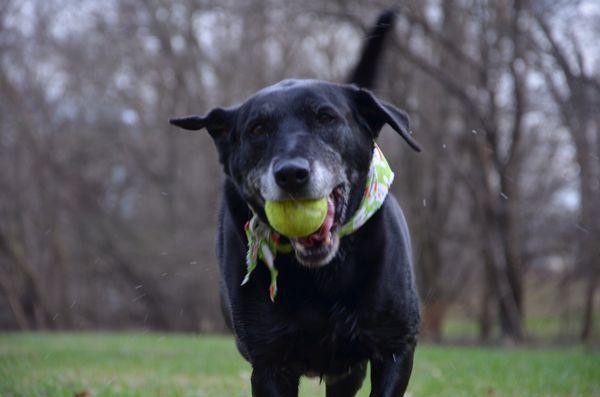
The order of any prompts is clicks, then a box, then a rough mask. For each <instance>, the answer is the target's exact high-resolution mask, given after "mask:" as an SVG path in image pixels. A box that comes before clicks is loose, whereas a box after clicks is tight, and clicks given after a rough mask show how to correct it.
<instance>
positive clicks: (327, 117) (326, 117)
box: [317, 110, 336, 124]
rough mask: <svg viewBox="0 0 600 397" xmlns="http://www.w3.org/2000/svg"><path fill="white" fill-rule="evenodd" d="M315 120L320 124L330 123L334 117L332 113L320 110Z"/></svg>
mask: <svg viewBox="0 0 600 397" xmlns="http://www.w3.org/2000/svg"><path fill="white" fill-rule="evenodd" d="M317 120H318V121H319V123H321V124H331V123H333V122H334V121H335V120H336V118H335V116H334V115H333V114H331V113H329V112H328V111H323V110H322V111H320V112H319V113H318V114H317Z"/></svg>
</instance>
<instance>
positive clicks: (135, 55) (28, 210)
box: [0, 0, 600, 343]
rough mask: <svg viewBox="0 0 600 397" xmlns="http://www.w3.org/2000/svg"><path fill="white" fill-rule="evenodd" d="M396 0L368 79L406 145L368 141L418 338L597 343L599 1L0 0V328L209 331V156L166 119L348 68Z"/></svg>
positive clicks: (212, 203)
mask: <svg viewBox="0 0 600 397" xmlns="http://www.w3.org/2000/svg"><path fill="white" fill-rule="evenodd" d="M391 6H394V7H397V9H398V21H397V25H396V28H395V31H394V34H393V35H392V36H393V37H391V38H390V40H389V41H388V42H387V47H386V50H385V56H384V60H383V62H382V65H381V66H382V67H381V71H380V74H379V78H378V83H377V88H376V89H375V91H376V93H377V94H378V95H379V96H380V97H382V98H385V99H386V100H388V101H390V102H392V103H394V104H396V105H398V106H400V107H402V108H404V109H406V110H407V111H408V113H409V114H410V115H411V120H412V125H411V126H412V131H413V134H414V136H415V137H416V138H417V140H419V141H420V143H421V144H422V145H423V147H424V151H423V152H422V153H421V154H418V155H417V154H415V153H412V152H411V151H410V150H409V149H408V147H407V146H406V145H405V144H403V141H402V140H401V139H400V138H399V137H398V136H397V135H395V134H393V133H391V132H390V131H384V132H383V133H382V135H381V138H380V146H381V147H382V148H383V151H384V152H385V153H386V156H387V157H388V159H389V160H390V162H391V164H392V168H393V169H394V170H395V171H396V175H397V179H396V183H395V184H394V185H393V186H392V190H393V192H394V193H395V194H396V195H397V196H398V197H399V199H400V202H401V205H402V206H403V208H404V210H405V212H406V215H407V217H408V222H409V225H410V227H411V231H412V237H413V240H414V241H413V243H414V247H415V249H414V257H415V265H416V273H417V279H418V287H419V291H420V294H421V297H422V303H423V318H424V324H423V330H422V335H423V338H424V339H427V340H430V341H437V342H461V343H476V342H486V343H498V342H510V343H522V342H528V343H574V342H578V341H582V340H583V341H586V342H589V343H593V342H598V341H599V338H600V326H599V325H598V319H597V318H595V317H598V316H600V310H599V309H598V308H599V307H600V302H599V300H600V296H599V295H600V294H599V293H598V292H597V290H598V276H599V273H600V4H599V3H598V2H597V1H594V0H588V1H560V0H502V1H491V0H446V1H436V0H427V1H421V0H406V1H402V2H401V3H392V2H386V1H367V0H350V1H341V0H329V1H317V0H296V1H294V2H283V1H271V0H262V1H261V0H239V1H232V0H181V1H177V2H171V1H167V0H107V1H93V0H44V1H41V0H39V1H31V0H2V1H0V329H1V330H92V329H103V330H106V329H110V330H113V329H140V330H141V329H144V330H160V331H184V332H206V333H221V332H227V331H226V328H225V326H224V323H223V320H222V319H221V314H220V310H219V303H218V294H217V289H218V284H219V277H218V271H217V264H216V260H215V255H214V249H213V247H214V243H215V241H214V240H215V238H214V236H215V230H216V212H217V207H218V202H219V188H220V185H221V181H222V174H221V170H220V167H219V164H218V161H217V158H216V151H215V149H214V148H213V145H212V141H211V140H210V138H209V136H208V134H206V133H203V132H200V133H186V132H180V131H175V129H174V128H172V127H170V126H169V125H168V122H167V120H168V119H169V117H172V116H176V115H186V114H193V113H196V114H203V113H205V112H206V111H207V110H209V109H211V108H212V107H213V106H217V105H230V104H235V103H237V102H240V101H243V100H244V98H246V97H247V96H249V95H251V94H252V93H253V92H254V91H255V90H257V89H259V88H261V87H264V86H266V85H269V84H273V83H276V82H277V81H279V80H281V79H283V78H288V77H299V78H302V77H310V78H320V79H326V80H331V81H338V82H343V81H344V80H345V78H346V76H347V75H348V73H349V72H350V71H351V69H352V66H353V65H354V62H355V61H356V60H357V58H358V55H359V51H360V47H361V44H362V42H363V38H364V36H365V34H366V32H367V30H368V28H369V26H370V25H371V24H372V23H373V22H374V21H375V19H376V17H377V15H378V13H379V12H380V11H381V10H384V9H386V8H389V7H391ZM595 320H596V321H595Z"/></svg>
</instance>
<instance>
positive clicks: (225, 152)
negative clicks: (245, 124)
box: [169, 108, 237, 173]
mask: <svg viewBox="0 0 600 397" xmlns="http://www.w3.org/2000/svg"><path fill="white" fill-rule="evenodd" d="M236 113H237V108H229V109H224V108H215V109H213V110H211V111H210V112H208V113H207V114H206V116H186V117H178V118H173V119H170V120H169V123H171V124H172V125H174V126H177V127H180V128H183V129H185V130H192V131H197V130H201V129H203V128H205V129H206V130H207V131H208V133H209V134H210V136H211V137H212V139H213V141H214V142H215V145H216V146H217V150H218V151H219V161H220V162H221V164H222V165H223V168H224V170H225V173H228V172H229V171H228V165H227V164H228V157H229V144H228V142H230V138H231V134H232V131H233V125H234V121H235V115H236Z"/></svg>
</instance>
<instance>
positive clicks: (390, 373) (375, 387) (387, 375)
mask: <svg viewBox="0 0 600 397" xmlns="http://www.w3.org/2000/svg"><path fill="white" fill-rule="evenodd" d="M414 351H415V343H410V344H407V345H406V346H405V348H404V349H401V350H400V351H399V352H398V353H395V354H390V355H389V357H384V358H378V359H372V360H371V394H370V397H402V396H403V395H404V392H405V391H406V387H407V386H408V380H409V379H410V374H411V372H412V366H413V355H414Z"/></svg>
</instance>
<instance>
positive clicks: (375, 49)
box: [348, 10, 396, 88]
mask: <svg viewBox="0 0 600 397" xmlns="http://www.w3.org/2000/svg"><path fill="white" fill-rule="evenodd" d="M395 20H396V13H395V11H394V10H388V11H384V12H383V13H382V14H381V15H380V16H379V18H378V19H377V23H376V24H375V26H373V27H372V28H371V30H370V31H369V35H368V36H367V39H366V41H365V44H364V46H363V49H362V53H361V55H360V59H359V61H358V64H357V65H356V67H355V68H354V70H353V72H352V74H351V75H350V77H349V78H348V83H350V84H356V85H357V86H359V87H363V88H373V86H374V85H375V78H376V76H377V67H378V65H379V61H380V58H381V53H382V52H383V47H384V44H385V40H386V38H387V36H389V33H390V32H391V31H392V30H393V27H394V21H395Z"/></svg>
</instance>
